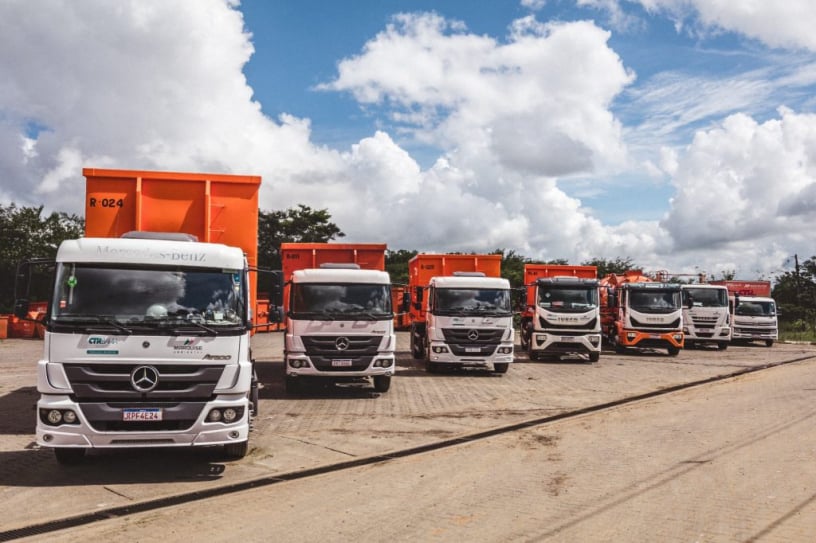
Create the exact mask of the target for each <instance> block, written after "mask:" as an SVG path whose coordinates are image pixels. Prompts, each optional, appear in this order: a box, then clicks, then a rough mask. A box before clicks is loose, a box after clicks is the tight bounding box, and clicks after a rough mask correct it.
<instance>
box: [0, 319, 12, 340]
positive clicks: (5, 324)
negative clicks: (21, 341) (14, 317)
mask: <svg viewBox="0 0 816 543" xmlns="http://www.w3.org/2000/svg"><path fill="white" fill-rule="evenodd" d="M9 320H11V315H0V339H7V338H8V333H9Z"/></svg>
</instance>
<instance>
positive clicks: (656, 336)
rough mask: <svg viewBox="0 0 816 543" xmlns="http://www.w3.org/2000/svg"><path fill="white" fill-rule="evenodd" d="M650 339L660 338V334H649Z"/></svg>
mask: <svg viewBox="0 0 816 543" xmlns="http://www.w3.org/2000/svg"><path fill="white" fill-rule="evenodd" d="M649 339H660V334H649Z"/></svg>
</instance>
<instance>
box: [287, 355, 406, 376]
mask: <svg viewBox="0 0 816 543" xmlns="http://www.w3.org/2000/svg"><path fill="white" fill-rule="evenodd" d="M284 362H285V364H286V375H288V376H292V377H328V378H339V377H370V376H375V375H387V376H392V375H394V373H395V372H396V367H397V362H396V358H395V356H394V353H380V354H378V355H377V356H375V357H374V358H373V359H372V361H371V363H370V364H369V365H368V367H367V368H362V369H348V370H346V369H343V366H340V365H338V366H337V369H336V370H327V369H317V368H316V367H315V366H314V364H312V361H311V359H310V358H309V356H308V355H306V354H300V353H289V354H286V355H285V356H284Z"/></svg>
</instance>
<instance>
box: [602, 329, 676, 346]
mask: <svg viewBox="0 0 816 543" xmlns="http://www.w3.org/2000/svg"><path fill="white" fill-rule="evenodd" d="M618 340H619V341H620V344H621V345H622V346H624V347H644V348H658V349H666V348H669V347H674V348H677V349H682V348H683V340H684V338H683V333H682V332H681V331H680V330H673V331H671V332H662V333H660V332H643V331H640V330H626V329H625V330H623V331H622V332H621V334H620V336H619V338H618Z"/></svg>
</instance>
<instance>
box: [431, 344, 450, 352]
mask: <svg viewBox="0 0 816 543" xmlns="http://www.w3.org/2000/svg"><path fill="white" fill-rule="evenodd" d="M431 350H432V351H433V352H435V353H436V354H439V353H446V352H448V348H447V347H445V346H444V345H434V346H433V347H431Z"/></svg>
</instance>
